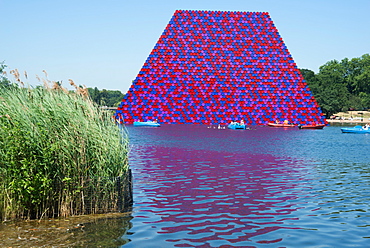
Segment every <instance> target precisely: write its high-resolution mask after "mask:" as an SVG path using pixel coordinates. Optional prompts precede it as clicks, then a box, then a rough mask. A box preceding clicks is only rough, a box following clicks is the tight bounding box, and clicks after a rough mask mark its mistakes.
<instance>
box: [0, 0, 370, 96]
mask: <svg viewBox="0 0 370 248" xmlns="http://www.w3.org/2000/svg"><path fill="white" fill-rule="evenodd" d="M177 9H182V10H221V11H262V12H269V14H270V16H271V18H272V20H273V21H274V23H275V26H276V27H277V29H278V30H279V33H280V35H281V36H282V38H283V40H284V42H285V44H286V45H287V47H288V49H289V51H290V53H291V54H292V56H293V58H294V60H295V62H296V63H297V65H298V67H299V68H307V69H311V70H313V71H315V72H318V69H319V67H320V66H321V65H323V64H325V63H326V62H328V61H329V60H332V59H337V60H342V59H343V58H349V59H351V58H354V57H360V56H361V55H363V54H365V53H370V31H369V28H370V18H369V11H370V0H353V1H347V0H309V1H306V0H227V1H225V0H183V1H177V0H99V1H97V0H63V1H61V0H0V13H1V14H0V16H1V29H0V30H1V38H0V61H5V64H7V65H8V68H9V69H14V68H17V69H18V70H19V71H20V72H21V73H23V72H24V71H27V73H28V75H29V79H28V80H25V82H28V83H29V84H32V85H37V84H40V83H38V82H37V80H36V77H35V75H39V76H40V77H41V76H44V74H43V73H42V71H43V70H46V71H47V72H48V74H49V79H50V80H54V81H62V82H63V85H64V86H65V87H67V86H68V79H69V78H71V79H73V80H74V81H75V82H76V84H79V85H86V86H87V87H98V88H99V89H110V90H121V91H122V92H123V93H126V92H127V90H128V89H129V87H130V85H131V82H132V80H134V79H135V77H136V75H137V74H138V72H139V71H140V69H141V67H142V65H143V64H144V61H145V60H146V58H147V57H148V56H149V53H150V52H151V50H152V49H153V47H154V46H155V44H156V42H157V40H158V39H159V37H160V35H161V34H162V32H163V30H164V29H165V27H166V25H167V24H168V22H169V20H170V19H171V17H172V15H173V13H174V12H175V10H177Z"/></svg>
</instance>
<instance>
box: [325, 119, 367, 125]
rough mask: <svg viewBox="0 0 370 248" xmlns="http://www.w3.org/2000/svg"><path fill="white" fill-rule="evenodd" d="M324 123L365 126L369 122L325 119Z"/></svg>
mask: <svg viewBox="0 0 370 248" xmlns="http://www.w3.org/2000/svg"><path fill="white" fill-rule="evenodd" d="M326 121H327V122H328V123H329V124H330V123H343V124H344V123H348V124H366V123H369V122H370V121H369V120H330V119H326Z"/></svg>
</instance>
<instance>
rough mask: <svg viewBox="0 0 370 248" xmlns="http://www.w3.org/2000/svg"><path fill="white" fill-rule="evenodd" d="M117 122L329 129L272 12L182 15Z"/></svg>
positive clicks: (174, 20) (154, 54) (125, 100)
mask: <svg viewBox="0 0 370 248" xmlns="http://www.w3.org/2000/svg"><path fill="white" fill-rule="evenodd" d="M115 117H116V118H117V119H118V120H120V121H121V122H123V123H126V124H131V123H133V122H134V121H148V120H154V119H157V120H158V122H160V123H169V124H185V123H191V124H227V123H229V122H230V121H240V120H244V122H245V124H247V125H265V124H266V123H268V122H274V121H275V120H279V121H283V120H288V121H289V122H291V123H296V124H301V125H306V124H314V123H317V124H323V123H325V119H324V116H323V114H322V112H321V110H320V108H319V106H318V104H317V102H316V100H315V99H314V97H313V95H312V94H311V91H310V89H309V88H308V87H307V84H306V82H305V81H304V79H303V77H302V75H301V73H300V71H299V69H298V68H297V66H296V64H295V62H294V60H293V58H292V56H291V54H290V53H289V51H288V49H287V47H286V45H285V44H284V42H283V40H282V38H281V37H280V35H279V32H278V30H277V29H276V27H275V26H274V24H273V22H272V20H271V18H270V16H269V14H268V13H266V12H232V11H189V10H177V11H176V12H175V14H174V15H173V17H172V19H171V20H170V22H169V24H168V25H167V27H166V28H165V30H164V32H163V34H162V35H161V37H160V38H159V40H158V42H157V44H156V45H155V47H154V49H153V50H152V52H151V53H150V55H149V57H148V58H147V60H146V61H145V63H144V65H143V67H142V69H141V70H140V72H139V74H138V75H137V77H136V79H135V80H134V81H133V84H132V85H131V87H130V89H129V91H128V92H127V94H126V95H125V97H124V98H123V100H122V102H121V104H120V106H119V107H118V109H117V111H116V113H115Z"/></svg>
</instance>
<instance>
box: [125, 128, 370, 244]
mask: <svg viewBox="0 0 370 248" xmlns="http://www.w3.org/2000/svg"><path fill="white" fill-rule="evenodd" d="M127 129H128V132H129V136H130V141H131V152H130V160H129V161H130V166H131V168H132V170H133V177H134V201H135V202H134V206H133V213H132V217H133V218H132V219H131V225H132V228H131V229H130V230H128V231H127V233H126V234H125V235H124V238H125V239H127V240H129V242H128V243H127V244H125V245H124V247H370V206H369V204H370V163H369V158H370V156H369V147H370V146H369V145H370V135H361V134H360V135H359V134H342V133H341V132H340V127H325V128H324V129H323V130H299V129H298V128H285V129H284V128H271V127H251V130H228V129H225V130H219V129H217V128H216V129H215V128H208V127H206V126H196V125H162V127H160V128H147V127H132V126H128V127H127Z"/></svg>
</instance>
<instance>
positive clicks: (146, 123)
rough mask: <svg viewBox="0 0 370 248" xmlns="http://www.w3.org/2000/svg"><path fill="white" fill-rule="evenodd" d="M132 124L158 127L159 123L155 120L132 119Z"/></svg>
mask: <svg viewBox="0 0 370 248" xmlns="http://www.w3.org/2000/svg"><path fill="white" fill-rule="evenodd" d="M134 126H136V127H143V126H147V127H160V126H161V124H159V123H158V122H155V121H134Z"/></svg>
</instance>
